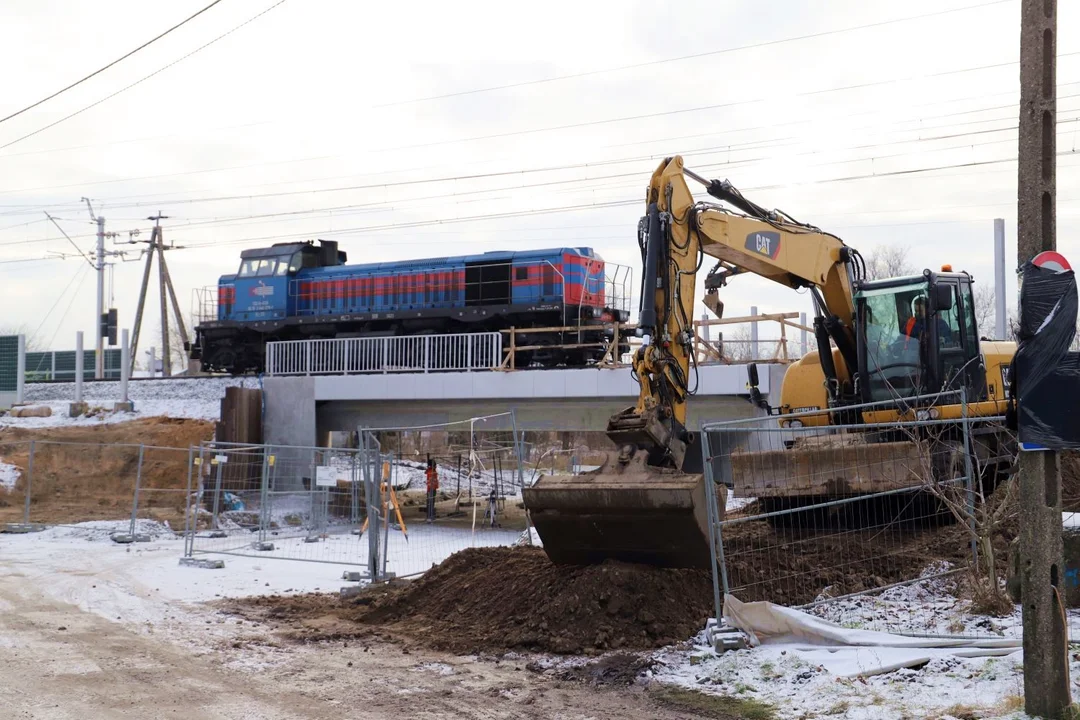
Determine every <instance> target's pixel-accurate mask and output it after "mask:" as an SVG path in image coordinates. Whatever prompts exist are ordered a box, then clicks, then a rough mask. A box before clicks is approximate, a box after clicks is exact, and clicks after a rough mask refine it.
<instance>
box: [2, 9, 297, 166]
mask: <svg viewBox="0 0 1080 720" xmlns="http://www.w3.org/2000/svg"><path fill="white" fill-rule="evenodd" d="M284 2H285V0H278V1H277V2H276V3H274V4H273V5H271V6H270V7H268V8H266V9H265V10H263V11H262V12H260V13H259V14H257V15H254V16H252V17H250V18H248V19H247V20H245V21H244V22H242V23H240V24H239V25H237V26H235V27H233V28H232V29H231V30H229V31H227V32H224V33H222V34H221V35H218V36H217V37H216V38H214V39H213V40H211V41H210V42H207V43H204V44H203V45H200V46H199V47H197V48H195V49H194V50H192V51H191V52H189V53H187V54H186V55H182V56H181V57H179V58H177V59H176V60H173V61H172V62H170V63H168V64H167V65H163V66H161V67H159V68H158V69H157V70H155V71H154V72H152V73H150V74H149V75H144V76H143V77H141V78H139V79H138V80H136V81H135V82H133V83H131V84H129V85H126V86H124V87H122V88H120V89H119V90H117V91H116V92H114V93H111V94H109V95H106V96H105V97H103V98H101V99H100V100H97V101H95V102H92V103H90V104H89V105H87V106H85V107H83V108H81V109H79V110H76V111H75V112H73V113H69V114H68V115H65V116H63V117H62V118H60V119H58V120H54V121H53V122H51V123H49V124H48V125H45V126H43V127H40V128H38V129H37V130H33V131H31V132H28V133H26V134H25V135H23V136H21V137H18V138H15V139H14V140H11V141H9V142H7V143H5V144H3V145H0V150H3V149H5V148H9V147H11V146H12V145H14V144H16V143H20V142H22V141H23V140H26V139H28V138H32V137H34V136H35V135H38V134H40V133H43V132H45V131H46V130H48V129H50V128H54V127H56V126H57V125H59V124H61V123H63V122H67V121H68V120H70V119H71V118H73V117H76V116H78V115H81V114H83V113H84V112H86V111H87V110H90V109H92V108H95V107H97V106H98V105H101V104H102V103H104V102H107V101H109V100H111V99H113V98H114V97H116V96H117V95H120V94H121V93H124V92H127V91H128V90H130V89H131V88H133V87H136V86H138V85H141V84H142V83H144V82H146V81H147V80H149V79H150V78H152V77H155V76H157V75H159V74H161V73H163V72H165V71H166V70H168V69H169V68H171V67H173V66H174V65H177V64H178V63H181V62H183V61H184V60H187V59H188V58H190V57H191V56H192V55H195V54H197V53H199V52H202V51H203V50H205V49H206V48H208V47H210V46H211V45H213V44H214V43H216V42H218V41H220V40H223V39H224V38H226V37H228V36H229V35H232V34H233V33H234V32H236V31H237V30H239V29H240V28H242V27H244V26H246V25H249V24H250V23H253V22H255V21H256V20H258V19H259V18H260V17H262V16H263V15H265V14H266V13H268V12H270V11H271V10H273V9H274V8H276V7H277V6H278V5H281V4H283V3H284Z"/></svg>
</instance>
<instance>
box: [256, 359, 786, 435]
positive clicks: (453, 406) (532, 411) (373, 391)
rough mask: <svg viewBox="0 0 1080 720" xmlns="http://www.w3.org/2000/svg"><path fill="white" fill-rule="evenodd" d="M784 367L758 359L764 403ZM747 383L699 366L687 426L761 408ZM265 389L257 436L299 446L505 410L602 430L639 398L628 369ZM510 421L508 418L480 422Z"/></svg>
mask: <svg viewBox="0 0 1080 720" xmlns="http://www.w3.org/2000/svg"><path fill="white" fill-rule="evenodd" d="M785 369H786V366H785V365H781V364H766V363H761V364H759V376H760V386H759V387H760V390H761V392H762V394H764V395H765V396H766V397H768V398H770V401H771V402H773V403H777V402H779V394H780V383H781V380H782V378H783V374H784V370H785ZM690 382H691V386H693V383H694V377H693V373H691V378H690ZM746 383H747V374H746V366H745V365H707V366H702V367H701V368H699V371H698V391H697V394H696V395H694V396H693V397H691V399H690V402H689V410H688V417H687V425H688V427H689V428H690V429H692V430H696V429H698V428H699V427H700V425H701V424H702V423H703V422H708V421H715V420H731V419H737V418H745V417H752V416H754V415H757V414H760V412H761V411H760V410H759V409H757V408H755V407H754V406H752V405H751V404H750V403H749V402H748V397H749V391H748V390H747V387H746ZM264 390H265V417H264V428H265V436H266V442H268V443H273V444H284V445H304V446H310V445H315V444H322V443H320V442H318V441H319V440H321V439H323V438H324V437H325V436H326V434H327V433H329V432H330V431H335V430H337V431H349V430H355V429H356V428H357V427H358V426H363V427H371V428H397V427H415V426H419V425H432V424H439V423H446V422H453V421H457V420H468V419H469V418H472V417H478V416H481V415H494V414H497V413H504V412H507V411H508V410H511V409H513V410H514V412H515V416H516V420H517V426H518V428H519V429H524V430H566V431H573V430H576V431H582V430H599V431H602V430H604V429H605V427H606V426H607V420H608V418H609V417H610V416H611V415H612V414H614V413H615V412H618V411H619V410H622V409H623V408H626V407H628V406H630V405H632V404H633V403H634V402H635V401H636V399H637V397H638V384H637V383H636V382H635V381H634V379H633V378H632V377H631V374H630V371H629V369H627V368H614V369H601V368H580V369H558V370H519V371H515V372H505V373H502V372H442V373H401V374H394V373H386V374H368V375H320V376H307V377H270V378H266V379H265V381H264ZM509 427H510V425H509V419H508V418H494V419H492V420H491V421H488V422H486V423H485V425H484V429H486V430H504V429H509Z"/></svg>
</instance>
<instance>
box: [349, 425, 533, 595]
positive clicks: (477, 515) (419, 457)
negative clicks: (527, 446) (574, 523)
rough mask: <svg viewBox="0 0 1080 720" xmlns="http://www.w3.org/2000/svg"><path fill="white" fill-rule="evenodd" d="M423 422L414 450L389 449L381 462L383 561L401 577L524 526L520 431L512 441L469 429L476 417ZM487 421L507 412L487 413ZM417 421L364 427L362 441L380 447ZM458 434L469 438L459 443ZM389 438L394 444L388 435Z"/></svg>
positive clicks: (511, 538)
mask: <svg viewBox="0 0 1080 720" xmlns="http://www.w3.org/2000/svg"><path fill="white" fill-rule="evenodd" d="M476 420H479V418H474V419H473V420H471V421H470V420H467V421H463V422H458V423H446V424H440V425H430V426H425V427H424V428H423V429H422V432H419V433H418V435H419V436H418V437H417V438H416V439H415V441H414V442H411V443H410V446H411V448H412V452H413V455H412V457H408V458H406V457H401V456H397V455H393V454H391V455H390V456H389V460H388V464H389V466H390V467H392V470H391V469H388V468H387V467H386V466H384V470H383V476H384V479H389V482H386V483H384V484H383V485H381V488H382V491H383V494H384V497H383V504H382V506H381V508H382V509H381V514H382V517H385V518H386V519H387V521H388V523H387V524H386V525H384V536H385V538H384V540H385V541H384V543H383V551H382V552H383V564H384V566H385V568H386V571H387V572H388V573H391V574H393V575H396V576H398V577H403V576H409V575H415V574H418V573H422V572H424V571H426V570H428V569H429V568H431V567H432V566H434V565H437V564H439V563H440V562H442V561H443V560H445V559H446V558H447V557H449V556H450V555H452V554H453V553H455V552H458V551H459V550H464V549H466V548H470V547H494V546H503V545H511V544H513V543H515V542H517V541H518V540H519V539H520V537H521V535H522V533H523V532H524V530H525V529H526V527H527V519H526V515H525V510H524V505H523V503H522V502H521V485H522V482H523V481H525V478H526V475H525V467H524V462H523V461H522V447H521V443H520V438H518V436H517V433H516V432H511V433H509V436H510V437H509V440H508V442H494V441H485V440H482V439H481V436H479V435H476V434H474V433H473V432H472V428H473V426H474V425H475V421H476ZM485 420H486V421H487V422H486V423H485V424H486V425H488V426H489V427H497V426H498V425H499V422H500V421H502V422H503V424H506V425H508V426H510V427H512V426H513V417H512V415H511V414H510V413H505V414H502V415H498V416H490V417H488V418H485ZM419 430H421V429H419V428H383V429H381V430H379V431H373V430H360V431H359V437H360V445H361V447H369V448H381V447H382V445H381V444H380V441H379V436H380V435H381V436H383V437H384V438H387V436H394V435H396V436H397V437H400V433H402V432H404V431H414V432H416V431H419ZM456 435H463V436H464V438H463V439H464V440H465V443H464V444H463V445H462V444H456V443H455V442H454V439H455V436H456ZM386 445H387V446H391V445H393V442H392V440H389V439H387V442H386Z"/></svg>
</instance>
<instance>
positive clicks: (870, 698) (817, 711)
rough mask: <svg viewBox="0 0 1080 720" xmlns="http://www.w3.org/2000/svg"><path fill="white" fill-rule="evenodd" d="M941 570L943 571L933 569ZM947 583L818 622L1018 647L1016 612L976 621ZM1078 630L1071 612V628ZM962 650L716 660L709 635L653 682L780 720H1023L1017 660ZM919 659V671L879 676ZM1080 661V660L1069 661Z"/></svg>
mask: <svg viewBox="0 0 1080 720" xmlns="http://www.w3.org/2000/svg"><path fill="white" fill-rule="evenodd" d="M934 569H935V570H939V569H940V568H934ZM949 584H950V581H949V580H948V579H941V578H937V579H932V580H926V581H923V582H920V583H916V584H914V585H910V586H907V587H900V588H893V589H891V590H887V591H884V592H882V593H881V594H879V595H877V596H875V597H858V598H851V599H848V600H842V601H837V602H834V603H828V604H826V605H821V606H818V607H817V608H814V609H812V610H810V611H809V612H811V613H812V614H814V615H817V616H819V617H822V618H824V619H827V620H830V621H832V622H836V623H838V624H841V625H843V626H844V627H849V628H863V629H874V630H887V631H891V632H898V633H899V632H902V631H905V630H906V632H907V633H914V634H923V633H925V634H931V635H934V634H938V635H943V634H951V635H958V634H963V635H967V636H976V637H982V638H1020V637H1021V636H1022V630H1021V627H1022V625H1021V619H1020V610H1019V608H1017V609H1016V610H1015V611H1014V612H1013V613H1012V614H1010V615H1008V616H1006V617H1002V618H992V617H987V616H981V615H977V614H973V613H971V612H970V611H969V608H968V603H966V602H965V601H962V600H958V599H957V598H955V597H954V596H953V595H952V594H951V592H950V590H951V588H950V586H949ZM1078 623H1080V617H1077V615H1076V611H1070V625H1071V626H1073V627H1076V626H1077V625H1078ZM964 654H965V651H963V650H955V649H953V650H948V649H933V648H919V649H917V650H913V649H908V648H884V647H832V646H812V645H808V644H807V643H806V642H786V643H776V644H764V645H761V646H759V647H756V648H750V649H745V650H736V651H729V652H726V653H722V654H717V653H715V652H714V651H713V650H712V649H711V648H710V647H709V646H708V645H707V642H706V639H705V634H704V633H702V634H701V635H699V636H698V637H697V638H696V639H695V640H694V641H693V642H692V643H690V647H689V648H687V647H682V648H668V649H665V650H663V651H660V652H658V653H656V654H655V656H654V659H655V660H656V665H655V666H654V668H653V670H652V671H651V673H652V678H653V679H655V680H658V681H660V682H666V683H673V684H676V685H681V686H685V687H690V688H694V689H696V690H700V691H702V692H706V693H713V694H718V695H731V696H735V697H742V698H747V699H756V700H760V701H764V702H767V703H770V704H772V705H774V706H775V707H776V708H777V710H778V713H779V717H781V718H784V719H787V718H816V717H822V718H824V717H837V718H851V719H853V720H886V719H890V720H891V719H893V718H898V717H916V718H921V717H949V715H946V714H945V713H946V712H947V711H948V710H949V709H950V708H951V709H953V710H954V711H955V712H956V713H961V707H962V706H967V707H968V708H971V709H972V712H973V713H974V716H976V717H985V718H994V717H1000V718H1022V717H1024V716H1023V715H1022V714H1017V713H1016V712H1015V710H1013V707H1014V706H1015V703H1016V702H1017V699H1018V698H1020V697H1022V696H1023V688H1024V681H1023V655H1022V652H1021V651H1019V650H1017V651H1014V652H1011V653H1010V654H1007V655H1004V656H1002V657H963V656H962V655H964ZM913 655H914V656H918V657H920V658H924V659H925V661H926V662H925V664H923V665H921V666H920V667H918V668H917V669H900V670H895V671H892V672H882V669H883V668H886V667H887V666H889V665H891V664H894V663H902V662H907V661H910V660H911V659H912V657H913ZM1075 657H1080V656H1075ZM1072 677H1073V694H1074V695H1077V694H1080V661H1078V660H1075V659H1074V660H1073V661H1072Z"/></svg>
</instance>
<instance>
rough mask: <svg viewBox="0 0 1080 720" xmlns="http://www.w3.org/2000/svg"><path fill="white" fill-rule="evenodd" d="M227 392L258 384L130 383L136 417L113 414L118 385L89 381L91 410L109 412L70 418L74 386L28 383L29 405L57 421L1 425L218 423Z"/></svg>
mask: <svg viewBox="0 0 1080 720" xmlns="http://www.w3.org/2000/svg"><path fill="white" fill-rule="evenodd" d="M228 387H250V388H257V387H259V379H258V378H254V377H239V378H227V377H206V378H189V379H177V380H139V381H137V382H130V383H128V397H129V398H130V399H131V401H132V402H133V403H134V404H135V412H133V413H123V412H120V413H117V412H112V407H113V404H114V403H117V402H120V400H121V392H120V383H119V382H88V383H84V384H83V400H84V402H86V403H88V404H89V405H90V407H91V408H94V407H103V408H105V409H106V410H108V411H109V412H106V413H102V414H101V415H95V416H91V417H85V416H84V417H78V418H69V417H68V416H67V414H68V405H69V404H70V403H71V402H73V401H74V399H75V383H28V384H27V385H26V402H27V403H28V404H33V405H39V406H40V405H44V406H48V407H49V408H50V409H51V410H52V416H51V417H47V418H13V417H10V416H6V415H5V416H0V426H2V425H14V426H18V427H57V426H61V425H99V424H101V423H106V422H125V421H128V420H134V419H136V418H140V417H154V416H165V417H172V418H192V419H201V420H217V419H218V418H219V416H220V415H221V399H222V398H223V397H225V388H228Z"/></svg>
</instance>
